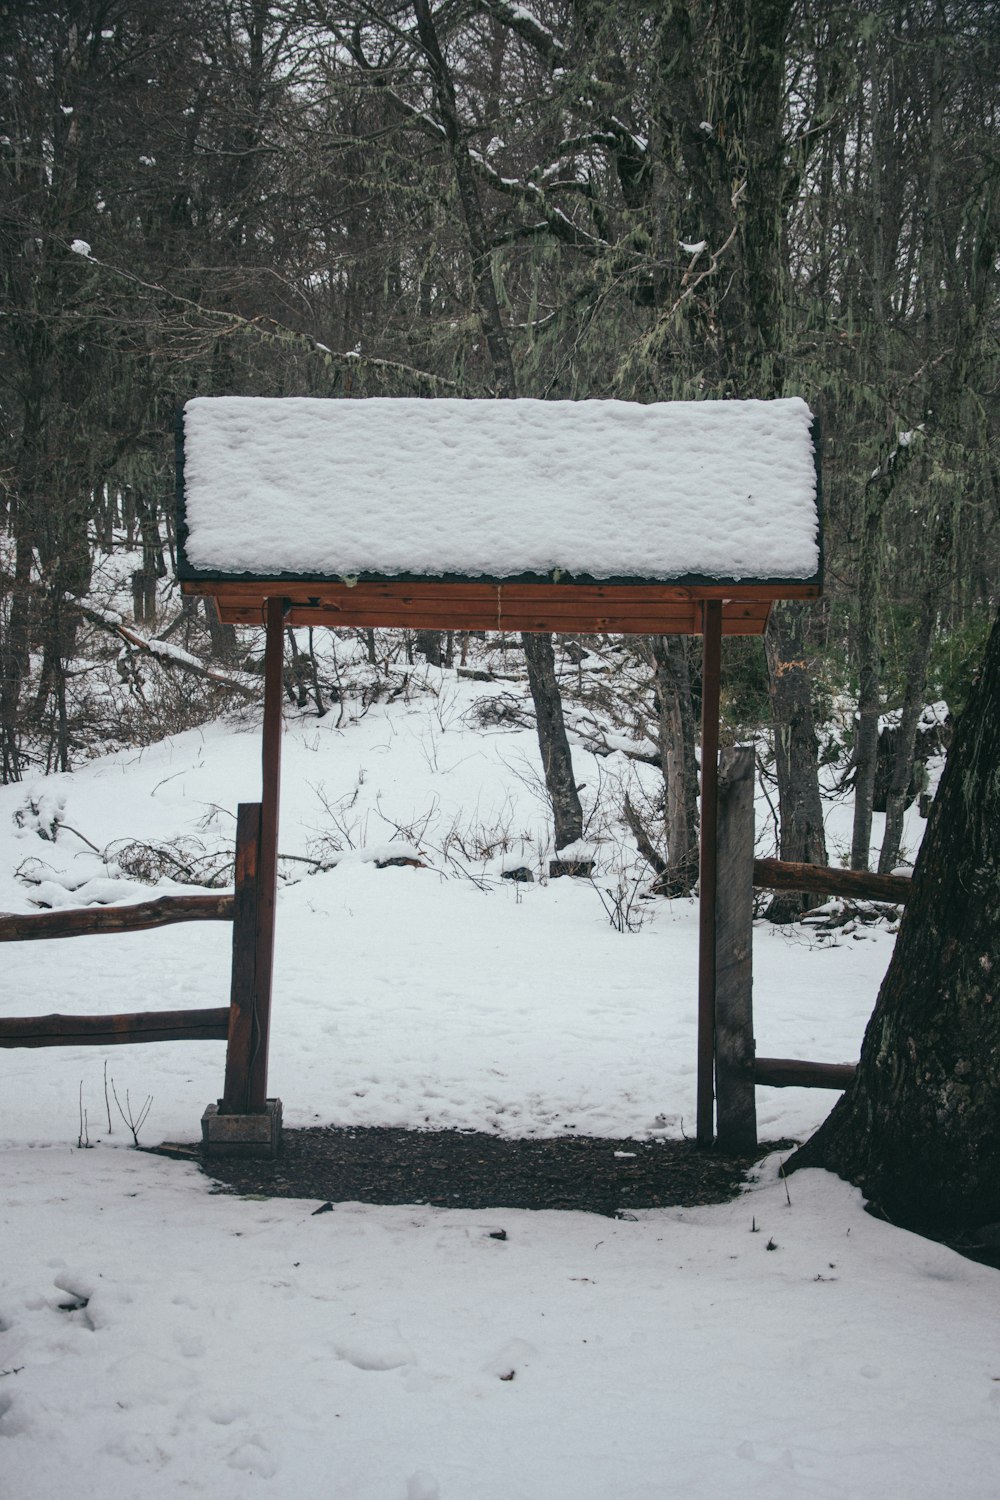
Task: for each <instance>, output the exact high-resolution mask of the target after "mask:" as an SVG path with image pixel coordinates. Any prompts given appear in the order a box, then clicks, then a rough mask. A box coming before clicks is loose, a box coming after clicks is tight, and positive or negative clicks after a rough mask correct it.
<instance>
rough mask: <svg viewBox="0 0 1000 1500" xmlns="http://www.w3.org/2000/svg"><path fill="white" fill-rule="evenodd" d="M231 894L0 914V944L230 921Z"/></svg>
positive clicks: (158, 898) (175, 897)
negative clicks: (190, 923)
mask: <svg viewBox="0 0 1000 1500" xmlns="http://www.w3.org/2000/svg"><path fill="white" fill-rule="evenodd" d="M232 920H233V898H232V896H231V895H219V896H215V895H197V896H158V897H156V898H155V899H154V900H152V901H136V902H134V903H133V904H132V905H131V906H72V907H60V908H59V909H58V910H56V911H39V912H24V913H22V912H18V913H0V943H20V942H27V941H30V940H31V939H32V938H65V937H89V936H91V935H94V934H97V933H102V932H141V931H143V930H144V929H146V928H149V927H167V926H169V925H170V923H172V922H231V921H232Z"/></svg>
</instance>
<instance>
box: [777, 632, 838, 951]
mask: <svg viewBox="0 0 1000 1500" xmlns="http://www.w3.org/2000/svg"><path fill="white" fill-rule="evenodd" d="M802 626H803V620H802V608H801V606H799V605H795V604H784V605H781V604H776V605H775V606H774V608H773V609H772V610H771V616H770V619H769V620H768V622H767V630H766V632H765V635H764V647H765V651H766V653H767V668H768V695H769V698H770V702H771V721H772V724H773V727H774V764H775V770H776V773H777V778H778V815H779V819H780V823H781V831H780V854H781V858H782V859H788V860H794V861H795V862H796V863H801V864H808V865H825V864H826V863H827V856H826V831H825V829H824V827H823V803H822V800H821V798H820V794H819V770H818V744H817V739H816V725H815V722H814V720H813V711H812V691H811V687H810V682H809V670H808V667H807V665H806V657H805V643H804V641H803V630H802ZM816 904H817V898H816V897H815V896H810V895H807V894H806V893H805V892H804V891H803V892H799V891H780V892H778V893H777V894H776V895H775V897H774V899H773V900H772V902H771V905H770V907H769V908H768V916H769V917H770V918H771V920H772V922H792V921H794V920H795V918H796V917H797V916H798V915H799V913H800V912H803V911H807V910H808V909H809V907H810V906H815V905H816Z"/></svg>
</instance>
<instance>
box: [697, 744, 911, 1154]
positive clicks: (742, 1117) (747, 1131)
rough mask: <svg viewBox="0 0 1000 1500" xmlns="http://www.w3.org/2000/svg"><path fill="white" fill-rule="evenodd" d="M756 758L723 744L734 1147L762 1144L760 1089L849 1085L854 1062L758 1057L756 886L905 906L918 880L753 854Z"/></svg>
mask: <svg viewBox="0 0 1000 1500" xmlns="http://www.w3.org/2000/svg"><path fill="white" fill-rule="evenodd" d="M753 842H754V825H753V757H752V753H751V751H750V750H748V749H732V750H731V749H727V750H723V751H722V754H721V756H720V760H719V824H718V877H717V886H716V913H715V916H716V920H715V927H716V952H715V974H716V986H715V1095H716V1121H717V1133H718V1141H719V1145H720V1146H721V1147H722V1148H723V1150H727V1151H734V1152H745V1151H752V1150H753V1149H754V1148H755V1146H756V1144H757V1116H756V1089H757V1088H758V1087H760V1086H761V1085H764V1086H766V1087H768V1088H812V1089H845V1088H846V1087H847V1086H848V1084H849V1083H850V1082H851V1079H852V1078H853V1077H854V1074H855V1072H856V1065H855V1064H854V1063H829V1062H809V1061H806V1060H805V1059H803V1058H789V1057H757V1056H756V1044H755V1041H754V1035H753V970H752V961H751V954H752V936H753V911H752V891H753V887H755V886H756V887H759V888H761V889H765V890H780V891H810V892H813V893H817V894H820V895H825V896H840V897H845V898H847V899H848V900H854V901H885V902H889V903H891V904H892V905H895V906H900V905H904V904H905V902H906V900H907V897H908V896H909V894H910V890H911V882H910V879H909V877H908V876H903V875H872V874H869V873H868V871H866V870H840V869H835V868H832V867H830V866H827V865H807V864H796V863H793V862H792V861H790V860H781V859H754V857H753Z"/></svg>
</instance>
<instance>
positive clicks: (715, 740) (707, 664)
mask: <svg viewBox="0 0 1000 1500" xmlns="http://www.w3.org/2000/svg"><path fill="white" fill-rule="evenodd" d="M702 612H703V618H702V630H703V633H704V637H705V639H704V647H703V651H702V675H701V860H700V866H699V881H698V1092H697V1138H698V1144H699V1145H700V1146H710V1145H711V1144H712V1139H713V1135H714V1109H713V1104H714V1073H715V893H716V878H717V850H716V836H717V817H718V777H719V674H720V669H721V659H722V601H721V599H710V600H706V601H705V603H704V604H703V605H702Z"/></svg>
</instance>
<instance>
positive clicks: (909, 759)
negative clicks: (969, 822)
mask: <svg viewBox="0 0 1000 1500" xmlns="http://www.w3.org/2000/svg"><path fill="white" fill-rule="evenodd" d="M936 595H937V591H936V590H934V595H933V598H932V597H930V596H925V598H924V601H923V608H922V610H921V614H920V618H919V620H918V621H917V630H916V636H915V638H914V641H913V646H912V649H911V651H910V659H909V662H908V663H907V670H906V689H905V693H904V697H903V706H902V709H901V710H900V716H899V728H898V730H897V731H896V748H895V753H894V755H893V760H892V773H891V776H890V780H889V791H888V795H887V796H886V803H885V831H884V833H883V835H882V848H881V851H880V853H879V859H878V868H879V873H880V874H882V875H890V874H891V873H892V871H893V870H894V869H895V868H896V861H897V860H898V859H899V846H900V843H901V842H902V838H903V814H904V813H905V812H906V808H907V805H908V796H907V794H908V793H909V791H910V783H911V782H912V780H913V769H914V752H915V749H916V741H917V724H918V723H919V722H920V714H921V711H922V709H923V700H924V692H925V688H926V685H927V664H928V661H929V660H930V654H931V641H932V639H933V634H934V622H935V620H936V618H937V609H936V604H937V597H936Z"/></svg>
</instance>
